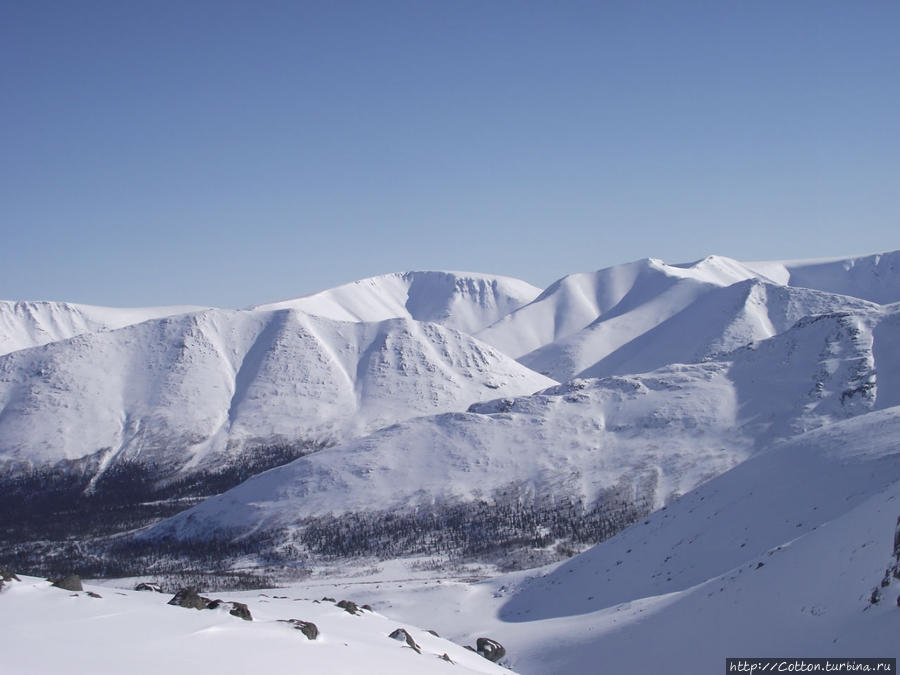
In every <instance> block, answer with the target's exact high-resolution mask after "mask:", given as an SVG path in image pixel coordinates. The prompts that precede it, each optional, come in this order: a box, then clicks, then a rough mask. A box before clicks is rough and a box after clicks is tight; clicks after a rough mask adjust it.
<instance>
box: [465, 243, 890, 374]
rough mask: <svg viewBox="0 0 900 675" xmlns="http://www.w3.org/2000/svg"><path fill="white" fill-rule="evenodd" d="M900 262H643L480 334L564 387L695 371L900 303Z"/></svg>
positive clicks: (564, 287)
mask: <svg viewBox="0 0 900 675" xmlns="http://www.w3.org/2000/svg"><path fill="white" fill-rule="evenodd" d="M898 255H900V252H898V253H891V254H884V255H882V256H869V257H868V258H864V259H860V260H852V259H848V260H840V261H835V262H831V263H828V264H824V265H823V264H811V263H810V264H805V263H802V262H798V263H790V264H788V266H787V267H786V266H785V264H784V263H751V264H744V263H740V262H738V261H736V260H732V259H730V258H725V257H722V256H709V257H707V258H704V259H703V260H700V261H698V262H695V263H688V264H683V265H667V264H665V263H663V262H662V261H660V260H655V259H646V260H639V261H637V262H633V263H629V264H626V265H617V266H614V267H610V268H607V269H603V270H600V271H598V272H594V273H592V274H575V275H571V276H568V277H564V278H563V279H561V280H559V281H557V282H556V283H554V284H553V285H551V286H550V287H549V288H547V289H546V290H545V291H544V292H543V293H542V294H541V295H540V296H539V297H538V298H537V299H535V300H534V301H533V302H531V303H529V304H528V305H525V306H524V307H522V308H520V309H518V310H516V311H514V312H512V313H510V314H509V315H508V316H505V317H503V318H502V319H500V320H499V321H497V322H496V323H494V324H493V325H491V326H488V327H487V328H485V329H484V330H482V331H480V332H479V333H478V334H477V336H478V337H479V339H482V340H484V341H485V342H488V343H489V344H492V345H494V346H495V347H497V348H498V349H500V350H501V351H504V352H505V353H507V354H510V355H511V356H514V357H515V358H516V359H518V360H519V361H520V362H521V363H523V364H524V365H526V366H528V367H529V368H531V369H533V370H537V371H538V372H542V373H544V374H546V375H548V376H550V377H552V378H554V379H556V380H559V381H565V380H567V379H570V378H572V377H603V376H606V375H614V374H625V373H635V372H644V371H646V370H651V369H653V368H657V367H660V366H662V365H665V364H667V363H692V362H695V361H698V360H700V359H703V358H706V357H708V356H711V355H714V354H715V353H717V352H721V351H728V350H730V349H734V348H736V347H738V346H740V345H742V344H746V343H747V342H750V341H752V340H760V339H763V338H766V337H771V336H772V335H775V334H776V333H778V332H781V331H783V330H786V329H787V328H789V327H790V326H791V325H793V323H794V322H796V321H797V320H798V319H800V318H802V317H804V316H808V315H811V314H821V313H825V312H832V311H836V310H839V309H857V308H861V307H865V306H867V305H869V304H871V302H877V303H884V302H887V301H891V302H893V301H896V300H900V265H897V264H896V263H895V261H896V260H897V259H898ZM848 270H849V271H848ZM801 287H802V288H801ZM810 289H812V290H810ZM816 289H818V290H819V292H815V291H816ZM835 293H837V294H838V295H834V294H835Z"/></svg>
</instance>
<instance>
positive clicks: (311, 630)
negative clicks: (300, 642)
mask: <svg viewBox="0 0 900 675" xmlns="http://www.w3.org/2000/svg"><path fill="white" fill-rule="evenodd" d="M278 620H279V621H282V622H284V623H289V624H291V625H292V626H293V627H294V628H295V629H296V630H299V631H300V632H301V633H303V634H304V635H305V636H306V639H307V640H315V639H316V638H317V637H319V627H318V626H317V625H316V624H314V623H313V622H312V621H301V620H300V619H278Z"/></svg>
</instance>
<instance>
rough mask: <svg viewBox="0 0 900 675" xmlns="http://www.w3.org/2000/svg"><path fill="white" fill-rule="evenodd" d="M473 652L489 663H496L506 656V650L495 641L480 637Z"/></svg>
mask: <svg viewBox="0 0 900 675" xmlns="http://www.w3.org/2000/svg"><path fill="white" fill-rule="evenodd" d="M475 651H476V652H478V653H479V654H481V655H482V656H483V657H484V658H486V659H487V660H488V661H490V662H491V663H497V661H499V660H500V659H502V658H503V657H504V656H505V655H506V649H505V648H504V647H503V645H501V644H500V643H499V642H497V641H496V640H492V639H491V638H486V637H480V638H478V641H477V642H476V643H475Z"/></svg>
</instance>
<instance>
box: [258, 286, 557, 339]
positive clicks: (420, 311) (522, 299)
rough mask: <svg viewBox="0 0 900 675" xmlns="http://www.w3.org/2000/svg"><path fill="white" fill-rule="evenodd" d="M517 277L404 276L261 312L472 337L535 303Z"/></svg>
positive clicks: (280, 304) (333, 290)
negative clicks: (436, 328) (417, 324)
mask: <svg viewBox="0 0 900 675" xmlns="http://www.w3.org/2000/svg"><path fill="white" fill-rule="evenodd" d="M540 292H541V291H540V289H539V288H537V287H535V286H532V285H531V284H528V283H526V282H524V281H520V280H519V279H512V278H509V277H500V276H491V275H486V274H474V273H472V272H405V273H402V274H385V275H383V276H379V277H372V278H369V279H362V280H360V281H354V282H353V283H350V284H344V285H343V286H338V287H336V288H331V289H328V290H325V291H321V292H319V293H314V294H312V295H307V296H305V297H302V298H295V299H292V300H285V301H282V302H276V303H271V304H266V305H260V306H259V307H258V308H259V309H286V308H290V309H298V310H301V311H303V312H306V313H308V314H315V315H317V316H323V317H326V318H329V319H336V320H338V321H367V322H368V321H383V320H385V319H393V318H409V319H415V320H417V321H430V322H433V323H439V324H441V325H443V326H446V327H448V328H455V329H456V330H459V331H462V332H463V333H470V334H472V333H475V332H477V331H479V330H481V329H482V328H484V327H485V326H488V325H489V324H491V323H494V322H495V321H497V320H498V319H500V318H501V317H503V316H506V315H507V314H509V313H510V312H511V311H513V310H514V309H517V308H519V307H521V306H522V305H524V304H526V303H528V302H531V301H532V300H534V299H535V298H536V297H537V296H538V294H539V293H540Z"/></svg>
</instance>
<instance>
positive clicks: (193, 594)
mask: <svg viewBox="0 0 900 675" xmlns="http://www.w3.org/2000/svg"><path fill="white" fill-rule="evenodd" d="M210 602H211V600H210V599H209V598H204V597H203V596H202V595H200V594H199V593H197V589H195V588H182V589H181V590H180V591H178V592H177V593H176V594H175V596H174V597H173V598H172V599H171V600H169V603H168V604H170V605H175V606H177V607H186V608H187V609H206V608H207V607H208V606H209V603H210Z"/></svg>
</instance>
